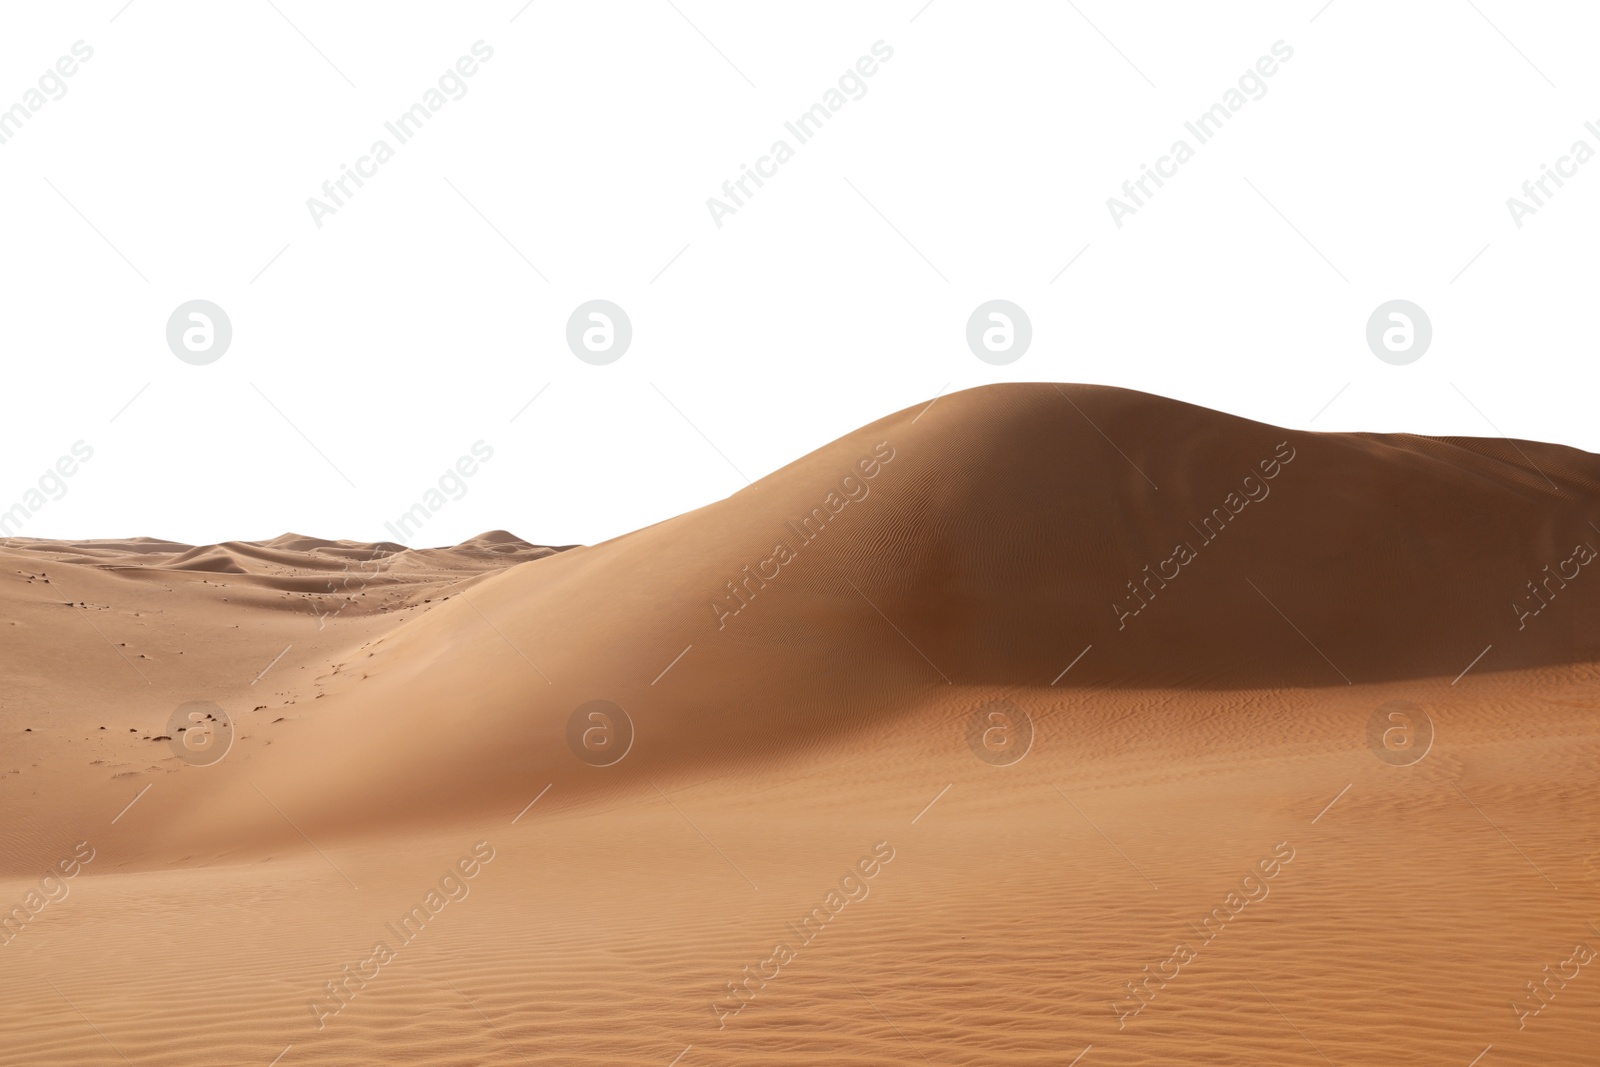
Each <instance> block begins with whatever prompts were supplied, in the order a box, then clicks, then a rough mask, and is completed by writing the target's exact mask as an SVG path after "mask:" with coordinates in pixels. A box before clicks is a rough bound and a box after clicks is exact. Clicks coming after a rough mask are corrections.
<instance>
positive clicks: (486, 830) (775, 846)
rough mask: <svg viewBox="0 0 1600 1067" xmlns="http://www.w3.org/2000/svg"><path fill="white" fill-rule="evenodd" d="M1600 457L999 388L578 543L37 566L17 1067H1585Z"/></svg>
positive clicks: (26, 557)
mask: <svg viewBox="0 0 1600 1067" xmlns="http://www.w3.org/2000/svg"><path fill="white" fill-rule="evenodd" d="M1282 445H1287V447H1288V451H1284V450H1283V449H1282V448H1281V447H1280V446H1282ZM1290 454H1292V457H1293V458H1288V459H1285V458H1284V457H1286V456H1289V455H1290ZM1264 463H1266V464H1272V465H1274V466H1276V471H1275V473H1274V474H1273V475H1272V476H1271V477H1270V478H1268V477H1267V476H1266V470H1267V469H1268V468H1267V467H1263V466H1262V464H1264ZM868 470H871V472H872V473H871V475H870V476H869V475H868V474H867V472H868ZM1252 472H1255V473H1254V481H1253V482H1246V481H1245V480H1244V479H1245V478H1246V476H1247V475H1251V474H1252ZM1597 473H1600V462H1597V461H1596V460H1595V458H1594V457H1590V456H1588V455H1586V454H1584V453H1579V452H1574V451H1572V450H1569V449H1561V448H1557V447H1554V446H1543V445H1533V444H1528V443H1517V444H1512V443H1509V442H1504V441H1448V442H1441V441H1434V440H1429V439H1423V438H1412V437H1387V438H1386V437H1373V436H1363V435H1314V434H1303V433H1298V432H1291V431H1280V430H1276V429H1274V428H1272V427H1266V426H1261V425H1259V424H1254V423H1248V422H1245V421H1243V420H1237V419H1232V418H1230V417H1228V416H1223V415H1219V414H1217V413H1214V412H1206V411H1202V410H1201V409H1196V408H1190V407H1187V406H1185V405H1180V404H1175V403H1172V402H1170V401H1163V400H1158V399H1157V398H1153V397H1147V396H1141V395H1139V394H1130V393H1125V392H1120V391H1116V390H1105V389H1090V388H1084V387H1063V388H1062V389H1060V390H1058V389H1056V388H1054V387H1051V386H1012V387H996V388H992V389H985V390H978V391H974V392H971V393H965V394H958V395H956V396H951V397H946V398H943V399H941V400H940V401H938V402H937V403H936V404H935V405H934V406H933V407H931V408H928V409H926V410H923V409H916V410H912V411H908V412H904V413H901V414H899V415H896V416H891V417H890V418H888V419H885V420H883V421H881V422H880V423H877V424H875V425H874V426H871V427H867V428H864V429H863V430H862V431H861V432H859V433H858V434H855V435H851V436H849V437H846V438H844V439H842V440H841V441H839V442H835V443H834V444H832V445H829V446H827V447H826V448H824V449H821V450H819V451H818V452H817V453H813V454H812V455H811V456H808V457H805V458H804V459H803V460H801V461H798V462H797V463H795V464H793V465H791V466H790V467H788V468H785V469H784V470H783V471H779V472H777V473H776V474H774V475H772V476H771V477H769V478H767V479H764V480H763V481H762V482H759V483H757V484H756V485H755V486H753V487H751V488H750V489H748V490H745V491H743V492H741V493H739V494H737V495H735V496H734V497H732V498H730V499H729V500H728V501H724V502H721V503H719V504H716V505H712V506H711V507H708V508H704V509H701V510H700V511H697V512H694V513H691V514H689V515H686V516H682V517H680V518H678V519H674V520H671V521H670V522H667V523H662V524H659V525H657V526H654V527H650V528H649V529H646V530H643V531H639V532H638V533H635V534H632V535H629V536H628V537H624V538H620V539H618V540H616V541H613V542H609V543H607V544H605V545H600V546H595V547H593V548H576V549H570V550H566V551H559V552H556V551H552V550H549V549H541V548H538V547H536V546H533V545H529V544H526V543H524V542H521V541H519V540H517V539H515V538H512V537H511V536H510V535H506V534H499V533H497V534H490V535H484V536H483V537H480V538H476V539H474V540H473V541H470V542H467V543H465V544H463V545H460V546H456V547H455V548H452V549H437V550H426V551H422V552H407V551H401V550H399V548H398V546H375V545H356V544H350V543H338V542H326V541H317V540H314V539H311V538H300V537H295V536H292V535H286V536H285V537H282V538H278V539H275V540H274V541H271V542H263V543H242V542H241V543H233V544H230V545H225V546H216V547H213V548H206V549H194V550H189V549H187V546H175V545H171V544H168V543H164V542H152V541H148V540H134V541H123V542H93V543H84V544H77V545H68V544H63V543H56V542H29V541H21V540H19V541H14V542H11V543H10V544H9V545H8V546H5V547H3V548H0V626H3V631H0V639H3V640H4V642H5V651H4V660H3V663H4V668H3V674H0V683H3V686H4V688H3V705H0V737H3V738H4V739H5V740H4V749H3V751H4V757H3V759H0V810H3V811H4V812H5V816H6V817H5V820H4V823H3V825H0V908H7V909H9V908H12V906H13V905H17V906H21V907H23V912H22V914H23V917H24V918H23V919H22V920H18V919H15V918H13V919H12V925H11V927H9V928H7V929H6V932H5V934H4V935H3V936H0V940H4V941H5V943H4V944H0V1063H19V1064H21V1063H28V1064H34V1063H86V1064H88V1063H94V1064H100V1063H107V1064H109V1063H122V1062H125V1061H126V1062H132V1063H138V1064H144V1063H149V1064H210V1063H243V1064H251V1063H259V1064H268V1063H271V1062H273V1060H274V1057H280V1056H281V1059H279V1060H278V1061H277V1062H279V1063H280V1064H282V1065H284V1067H292V1065H294V1064H303V1063H304V1064H310V1063H323V1064H336V1063H352V1064H353V1063H372V1062H389V1063H408V1064H409V1063H417V1064H422V1063H439V1064H460V1063H486V1064H488V1063H494V1064H498V1063H506V1064H514V1063H534V1062H539V1063H543V1062H550V1063H556V1062H560V1063H595V1064H600V1063H605V1064H615V1063H639V1064H660V1065H663V1067H665V1065H667V1064H670V1063H673V1062H674V1061H675V1057H676V1058H677V1059H676V1062H678V1063H680V1064H682V1065H684V1067H689V1065H693V1064H713V1063H730V1064H731V1063H744V1062H793V1063H816V1062H827V1063H862V1064H867V1063H874V1064H876V1063H934V1064H941V1065H942V1064H958V1063H1019V1064H1020V1063H1039V1064H1044V1063H1049V1064H1068V1063H1071V1062H1073V1060H1074V1057H1079V1056H1080V1055H1081V1057H1082V1058H1081V1059H1080V1060H1078V1061H1077V1062H1079V1063H1080V1064H1081V1065H1082V1067H1094V1065H1097V1064H1157V1063H1161V1064H1166V1063H1217V1064H1233V1063H1252V1064H1254V1063H1262V1064H1268V1063H1270V1064H1295V1063H1306V1064H1322V1063H1330V1062H1331V1063H1335V1064H1341V1065H1342V1064H1355V1063H1368V1062H1381V1063H1395V1064H1409V1063H1416V1064H1422V1063H1430V1064H1434V1063H1443V1064H1459V1065H1462V1067H1465V1065H1467V1064H1469V1063H1471V1062H1473V1060H1474V1058H1475V1057H1479V1056H1482V1059H1481V1060H1480V1061H1479V1062H1480V1063H1481V1064H1482V1065H1483V1067H1492V1065H1497V1064H1514V1063H1521V1064H1566V1063H1571V1064H1578V1063H1590V1062H1593V1049H1594V1048H1595V1047H1597V1045H1600V1022H1597V1019H1600V963H1597V965H1595V966H1592V967H1591V966H1590V965H1588V964H1587V963H1586V962H1585V960H1584V956H1583V953H1581V952H1579V951H1578V950H1579V947H1580V946H1588V945H1592V946H1594V947H1595V948H1596V949H1600V926H1597V925H1596V924H1597V923H1600V831H1597V829H1596V827H1597V826H1600V796H1597V792H1600V790H1597V783H1596V775H1595V767H1596V765H1597V755H1600V726H1597V718H1596V715H1595V709H1596V707H1597V706H1600V688H1597V686H1600V666H1597V665H1596V661H1597V660H1600V655H1597V654H1596V653H1597V636H1600V634H1597V624H1596V620H1597V618H1600V611H1596V610H1595V607H1594V605H1596V604H1600V577H1593V576H1590V575H1589V574H1588V573H1587V567H1586V564H1580V563H1572V564H1571V565H1570V566H1568V567H1567V568H1566V569H1565V570H1560V568H1561V567H1562V564H1563V561H1567V560H1569V559H1570V558H1572V557H1573V555H1574V548H1575V546H1576V545H1577V544H1578V543H1580V542H1585V541H1587V542H1589V543H1592V544H1594V545H1596V546H1600V531H1595V530H1593V529H1592V528H1589V527H1588V526H1587V524H1588V522H1589V520H1590V519H1591V518H1593V517H1594V516H1593V514H1592V513H1591V512H1589V511H1586V504H1585V501H1587V500H1588V499H1591V498H1592V496H1593V492H1594V490H1595V489H1596V487H1597V483H1596V480H1595V479H1596V474H1597ZM847 478H848V479H849V480H846V479H847ZM830 493H832V494H834V497H833V498H832V499H831V501H830V498H829V494H830ZM1230 493H1235V494H1236V495H1235V498H1234V500H1235V502H1234V503H1232V504H1230V503H1226V501H1227V500H1228V498H1229V494H1230ZM1241 498H1248V499H1249V502H1248V504H1240V503H1237V501H1238V500H1240V499H1241ZM1219 507H1220V508H1222V509H1223V511H1224V514H1223V516H1221V517H1218V518H1215V519H1213V522H1212V527H1215V528H1217V529H1220V530H1222V532H1221V533H1220V534H1218V535H1213V536H1212V537H1210V538H1208V537H1207V532H1208V530H1210V529H1211V527H1206V526H1205V524H1204V517H1205V516H1207V515H1210V514H1212V512H1213V509H1214V508H1219ZM817 508H820V509H821V511H820V517H816V516H817V514H818V513H817V512H816V511H814V510H813V509H817ZM1235 509H1237V510H1235ZM808 515H809V516H813V518H812V525H811V527H810V528H809V529H808V528H805V527H804V526H803V525H802V522H803V519H804V518H805V517H806V516H808ZM1191 523H1192V524H1194V526H1190V524H1191ZM1186 526H1190V529H1191V530H1192V532H1188V533H1185V532H1183V530H1184V527H1186ZM1196 527H1199V528H1196ZM1585 529H1589V532H1588V533H1585V532H1584V530H1585ZM1179 540H1186V541H1187V542H1188V543H1191V545H1192V554H1193V558H1192V559H1190V560H1189V561H1188V562H1174V563H1172V564H1170V565H1169V566H1168V568H1167V569H1165V570H1164V571H1163V570H1162V569H1161V567H1162V564H1163V562H1165V561H1168V560H1169V559H1172V557H1173V555H1174V542H1176V541H1179ZM775 542H781V543H783V544H784V545H786V546H787V547H788V548H789V550H790V552H789V553H788V558H787V559H783V558H781V557H782V554H779V553H775V551H774V549H775ZM1147 565H1149V566H1150V567H1151V568H1152V570H1154V571H1155V572H1156V573H1157V574H1158V575H1159V574H1161V573H1165V574H1167V575H1173V574H1176V577H1171V578H1170V580H1166V581H1153V580H1150V579H1149V578H1148V574H1149V573H1150V572H1146V571H1145V570H1144V568H1145V567H1146V566H1147ZM1547 565H1548V566H1550V567H1552V568H1556V569H1558V573H1566V574H1571V573H1573V571H1574V569H1576V572H1577V577H1574V578H1571V579H1570V580H1566V581H1562V582H1559V584H1558V583H1557V582H1554V581H1552V582H1550V583H1549V584H1547V585H1543V586H1541V587H1540V588H1542V589H1543V590H1544V597H1545V598H1548V599H1547V600H1545V599H1533V594H1531V593H1530V591H1529V590H1528V589H1527V588H1526V583H1527V582H1528V581H1541V582H1542V581H1546V580H1547V575H1548V573H1549V572H1546V571H1544V570H1543V568H1544V567H1545V566H1547ZM747 567H748V568H749V569H748V570H746V569H745V568H747ZM1171 567H1176V568H1177V570H1176V571H1174V570H1172V569H1171ZM751 574H755V575H756V576H757V577H756V579H751V577H750V575H751ZM762 575H766V576H767V577H766V578H761V576H762ZM1129 581H1138V582H1141V583H1147V584H1142V585H1141V586H1140V588H1141V589H1142V591H1143V592H1142V595H1141V594H1138V593H1130V591H1129V590H1128V588H1127V585H1126V583H1128V582H1129ZM730 582H733V583H736V584H737V585H738V588H739V589H741V590H742V591H743V592H742V594H741V595H735V594H734V593H732V592H730V590H729V588H728V583H730ZM1589 582H1594V583H1597V585H1596V589H1595V591H1594V592H1593V593H1592V594H1591V593H1590V591H1589V590H1588V588H1587V583H1589ZM1519 596H1521V597H1522V598H1523V600H1522V603H1523V604H1524V608H1523V611H1524V612H1528V613H1526V614H1519V612H1518V610H1517V609H1515V608H1513V607H1512V604H1513V603H1514V602H1517V598H1518V597H1519ZM1533 607H1538V608H1539V610H1538V612H1537V614H1531V611H1532V608H1533ZM1135 609H1137V610H1135ZM1519 623H1521V625H1520V627H1519ZM1475 657H1476V658H1475ZM594 699H606V700H611V701H615V702H616V704H618V705H620V706H621V707H622V708H623V709H625V711H626V712H627V714H628V715H629V717H630V718H631V720H632V723H633V730H634V736H633V740H632V747H631V748H630V749H629V750H628V752H627V754H626V755H625V756H624V757H623V758H622V759H621V760H620V761H619V762H616V763H615V764H613V765H610V766H594V765H592V763H593V762H596V760H594V759H593V758H591V762H585V761H584V760H582V759H580V758H579V757H578V755H577V754H575V750H574V749H573V748H572V747H570V746H569V744H568V727H569V721H570V719H571V717H572V715H573V712H574V709H576V708H578V707H579V706H581V705H584V704H585V703H586V702H587V701H590V700H594ZM195 700H205V701H213V702H215V703H216V704H217V705H218V706H220V707H222V708H223V709H225V710H226V711H227V712H228V714H229V715H230V716H232V717H233V719H234V722H235V725H236V730H237V736H236V739H235V740H234V743H233V747H232V749H231V750H230V751H229V753H228V755H227V756H226V757H225V758H224V759H222V760H221V761H220V762H218V763H216V764H214V765H211V766H195V765H191V764H189V763H186V762H185V761H183V760H181V759H179V758H178V757H177V756H176V755H175V754H174V752H173V750H172V748H171V747H170V746H169V744H168V743H167V742H165V741H156V740H149V738H155V737H160V736H163V733H162V731H163V730H165V729H166V724H167V722H168V718H169V716H170V715H171V714H172V712H173V710H174V709H175V708H177V707H178V706H179V705H181V704H183V703H185V702H188V701H195ZM995 701H1006V702H1008V705H1006V706H1005V713H1006V714H1008V715H1009V716H1010V718H1011V723H1010V725H1011V727H1012V728H1013V729H1012V730H1011V732H1010V734H1009V735H1008V734H1006V733H1004V732H997V733H990V734H989V735H988V736H987V741H988V742H989V747H985V745H984V741H985V738H984V736H983V735H982V734H981V728H982V726H983V725H989V726H993V725H995V722H996V720H983V721H982V722H981V723H980V724H979V727H978V729H975V728H974V723H975V721H977V720H978V719H979V717H980V716H982V715H983V714H984V713H985V712H986V711H988V710H993V708H992V705H993V703H994V702H995ZM1395 701H1404V702H1407V705H1406V708H1407V710H1406V714H1408V715H1410V716H1411V722H1412V723H1413V724H1416V725H1418V726H1420V727H1422V729H1421V732H1420V733H1419V734H1418V735H1417V736H1422V737H1425V736H1426V734H1427V733H1429V732H1430V730H1429V729H1428V728H1427V726H1425V725H1423V724H1431V734H1432V736H1431V740H1429V741H1428V743H1427V744H1426V745H1425V746H1424V747H1425V755H1421V757H1420V759H1419V758H1417V757H1418V755H1419V753H1420V752H1421V751H1422V748H1417V749H1411V750H1406V749H1404V748H1397V747H1394V746H1391V747H1388V748H1385V747H1384V745H1383V743H1382V738H1381V736H1380V737H1379V738H1378V740H1376V741H1374V740H1373V736H1374V735H1373V733H1372V727H1371V724H1372V720H1373V717H1374V713H1375V712H1378V711H1379V709H1382V708H1386V707H1390V705H1391V702H1395ZM1419 709H1420V710H1419ZM1390 710H1393V708H1390ZM1030 721H1031V731H1030V729H1029V727H1028V723H1029V722H1030ZM1385 721H1386V722H1399V721H1400V720H1385ZM101 727H105V729H104V730H102V729H101ZM975 734H976V735H977V737H976V739H975V737H974V735H975ZM1008 738H1009V740H1010V743H1011V745H1012V746H1014V747H1008V746H1007V745H1006V744H1004V743H1003V742H1005V741H1006V740H1007V739H1008ZM1024 750H1025V752H1024ZM1018 757H1020V758H1018ZM130 802H131V803H130ZM80 843H83V844H82V845H80ZM75 850H76V852H75ZM89 855H92V858H91V859H89V860H88V861H87V862H83V857H85V856H89ZM74 859H76V860H77V862H76V863H74V862H73V861H74ZM62 861H66V863H67V866H68V867H72V868H75V870H76V873H75V874H74V876H73V877H70V878H59V879H50V880H45V879H44V877H43V876H44V875H45V872H46V871H47V870H48V869H50V868H52V867H55V865H56V864H58V863H59V862H62ZM58 870H59V868H58ZM467 872H470V875H469V874H468V873H467ZM30 894H31V896H30ZM430 894H432V895H431V896H430ZM30 909H31V910H30ZM12 914H13V916H15V914H16V913H15V912H13V913H12ZM407 915H411V916H413V918H412V920H411V926H410V927H407V928H404V929H402V926H403V917H405V916H407ZM808 918H809V922H810V926H809V927H808V926H806V925H804V924H805V923H806V921H807V920H808ZM818 927H820V928H821V930H820V932H819V933H817V932H812V931H814V930H815V929H816V928H818ZM380 943H381V944H382V945H383V946H384V951H383V952H376V951H375V946H377V945H379V944H380ZM779 946H782V948H779ZM1546 968H1549V970H1547V969H1546ZM1552 975H1554V977H1552ZM1530 982H1531V983H1536V984H1538V983H1543V984H1542V985H1538V991H1539V994H1540V996H1539V997H1537V998H1536V997H1535V996H1534V995H1533V994H1532V993H1530V991H1529V989H1528V987H1527V983H1530ZM730 983H732V984H733V986H734V987H735V988H736V991H734V990H730ZM330 984H332V985H333V987H334V989H335V990H336V991H331V990H330ZM1130 984H1131V987H1130ZM1518 1004H1520V1005H1522V1008H1521V1011H1520V1013H1519V1010H1518V1008H1517V1007H1516V1006H1515V1005H1518ZM1485 1049H1487V1050H1488V1051H1487V1052H1485Z"/></svg>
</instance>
